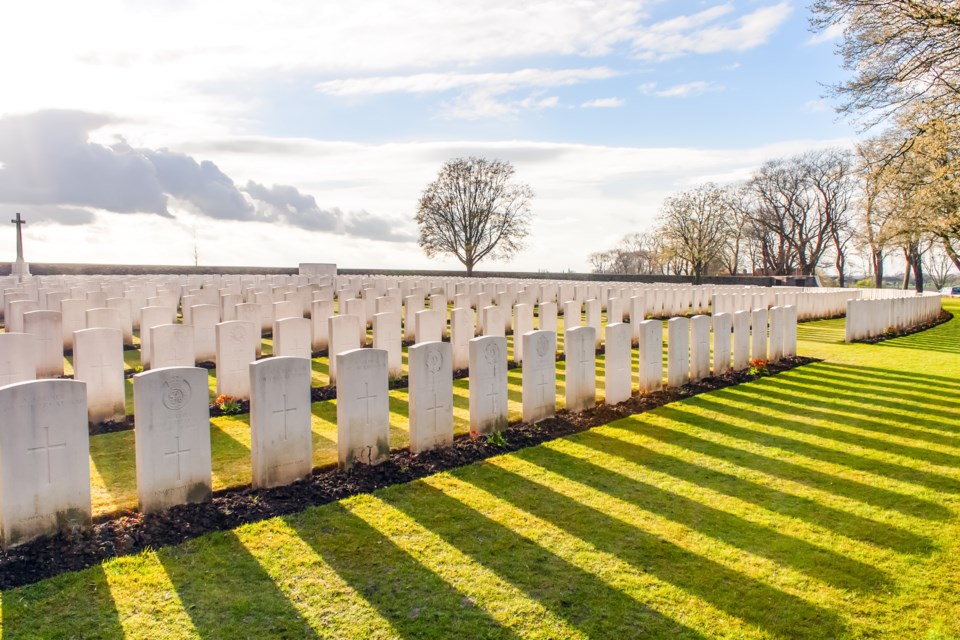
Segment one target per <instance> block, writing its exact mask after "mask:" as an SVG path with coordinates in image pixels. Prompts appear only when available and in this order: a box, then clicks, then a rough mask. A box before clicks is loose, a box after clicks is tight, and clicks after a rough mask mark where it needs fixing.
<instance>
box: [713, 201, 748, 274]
mask: <svg viewBox="0 0 960 640" xmlns="http://www.w3.org/2000/svg"><path fill="white" fill-rule="evenodd" d="M723 197H724V200H725V201H726V203H727V220H726V222H727V234H726V243H725V246H724V250H723V252H721V254H720V261H721V262H722V264H723V267H724V268H725V269H726V270H727V273H729V274H730V275H732V276H735V275H737V273H739V272H740V265H741V264H744V263H746V261H747V259H748V257H749V253H750V244H751V242H752V239H753V237H752V230H753V227H752V224H751V218H750V211H751V208H752V207H753V200H752V198H751V192H750V189H748V188H747V187H746V186H745V185H731V186H727V187H726V188H725V189H724V190H723Z"/></svg>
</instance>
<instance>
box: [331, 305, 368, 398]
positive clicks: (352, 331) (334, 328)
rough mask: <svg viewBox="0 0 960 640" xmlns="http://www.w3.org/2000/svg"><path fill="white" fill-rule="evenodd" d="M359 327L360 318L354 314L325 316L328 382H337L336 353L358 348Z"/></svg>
mask: <svg viewBox="0 0 960 640" xmlns="http://www.w3.org/2000/svg"><path fill="white" fill-rule="evenodd" d="M359 327H360V318H358V317H357V316H354V315H348V316H330V317H329V318H327V333H328V334H329V336H330V348H329V361H330V384H336V382H337V358H336V356H337V354H340V353H346V352H347V351H353V350H354V349H359V348H360V337H359V333H358V329H359Z"/></svg>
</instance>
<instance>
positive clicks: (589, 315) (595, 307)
mask: <svg viewBox="0 0 960 640" xmlns="http://www.w3.org/2000/svg"><path fill="white" fill-rule="evenodd" d="M583 306H584V308H585V309H586V312H585V314H584V315H585V323H584V324H585V326H587V327H592V328H593V341H594V346H593V348H594V350H596V349H599V348H600V343H601V341H602V338H603V335H602V327H601V317H600V301H599V300H597V299H595V298H594V299H591V300H587V301H586V303H584V305H583Z"/></svg>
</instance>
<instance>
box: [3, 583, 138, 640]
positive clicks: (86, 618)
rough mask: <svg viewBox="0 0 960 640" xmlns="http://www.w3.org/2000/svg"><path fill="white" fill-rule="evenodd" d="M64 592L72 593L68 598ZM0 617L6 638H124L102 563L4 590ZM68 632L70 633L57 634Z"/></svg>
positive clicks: (6, 639)
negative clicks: (50, 578)
mask: <svg viewBox="0 0 960 640" xmlns="http://www.w3.org/2000/svg"><path fill="white" fill-rule="evenodd" d="M64 594H69V597H68V599H66V600H65V599H64V598H65V595H64ZM0 616H2V628H3V638H4V640H16V639H18V638H38V637H46V638H52V637H71V638H122V637H124V632H123V627H122V626H121V625H120V614H119V612H117V607H116V605H115V604H114V602H113V598H112V597H111V595H110V585H109V584H108V583H107V578H106V575H105V574H104V572H103V567H102V566H100V565H95V566H93V567H91V568H89V569H86V570H85V571H79V572H76V573H68V574H64V575H62V576H59V577H57V578H54V579H52V580H46V581H44V582H40V583H38V584H35V585H31V586H30V587H29V588H27V589H13V590H10V591H5V592H4V593H3V608H2V612H0ZM53 629H59V631H58V632H54V631H53ZM66 631H69V636H67V635H57V634H62V633H63V632H66Z"/></svg>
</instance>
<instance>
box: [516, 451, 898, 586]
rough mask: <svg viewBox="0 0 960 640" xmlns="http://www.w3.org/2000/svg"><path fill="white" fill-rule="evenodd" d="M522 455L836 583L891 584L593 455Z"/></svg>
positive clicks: (877, 572)
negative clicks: (607, 465) (591, 458)
mask: <svg viewBox="0 0 960 640" xmlns="http://www.w3.org/2000/svg"><path fill="white" fill-rule="evenodd" d="M518 456H519V457H521V458H523V459H524V460H527V461H529V462H532V463H534V464H536V465H539V466H541V467H543V468H544V469H548V470H550V471H553V472H555V473H558V474H561V475H563V476H564V477H566V478H569V479H570V480H574V481H576V482H579V483H581V484H585V485H587V486H591V487H593V488H594V489H597V490H598V491H602V492H603V493H605V494H607V495H609V496H613V497H615V498H619V499H620V500H623V501H624V502H628V503H631V504H633V505H635V506H637V507H639V508H641V509H644V510H646V511H650V512H652V513H657V514H659V515H661V516H663V517H664V518H667V519H668V520H670V521H672V522H676V523H678V524H682V525H684V526H686V527H689V528H691V529H694V530H697V531H700V532H701V533H703V534H704V535H707V536H709V537H711V538H714V539H715V540H721V541H723V542H725V543H727V544H729V545H731V546H734V547H737V548H738V549H743V550H744V551H746V552H749V553H753V554H756V555H758V556H761V557H764V558H767V559H769V560H772V561H773V562H776V563H778V564H781V565H784V566H792V567H793V568H795V569H796V570H797V571H800V572H802V573H805V574H807V575H808V576H810V577H812V578H816V579H817V580H820V581H822V582H826V583H828V584H831V585H833V586H835V587H838V588H841V589H850V590H858V591H873V590H875V589H877V588H881V587H886V586H889V585H890V579H889V577H888V576H887V575H886V574H884V573H883V572H882V571H880V570H878V569H876V568H874V567H872V566H870V565H868V564H864V563H863V562H860V561H858V560H853V559H851V558H848V557H846V556H844V555H841V554H838V553H836V552H834V551H830V550H829V549H824V548H822V547H818V546H816V545H813V544H811V543H809V542H807V541H805V540H801V539H799V538H795V537H793V536H790V535H787V534H783V533H780V532H778V531H775V530H773V529H771V528H769V527H766V526H763V525H759V524H755V523H753V522H749V521H747V520H744V519H743V518H740V517H738V516H735V515H732V514H730V513H727V512H725V511H721V510H720V509H716V508H714V507H711V506H708V505H706V504H703V503H702V502H698V501H696V500H693V499H690V498H687V497H684V496H681V495H678V494H676V493H672V492H670V491H666V490H664V489H660V488H657V487H655V486H653V485H651V484H648V483H645V482H641V481H639V480H636V479H633V478H629V477H626V476H624V475H622V474H619V473H617V472H616V471H613V470H610V469H605V468H604V467H602V466H600V465H597V464H595V463H593V462H591V461H588V460H582V459H580V458H577V457H575V456H572V455H569V454H567V453H564V452H561V451H556V450H554V449H551V448H548V447H535V448H531V449H529V450H526V451H523V452H521V453H518Z"/></svg>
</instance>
